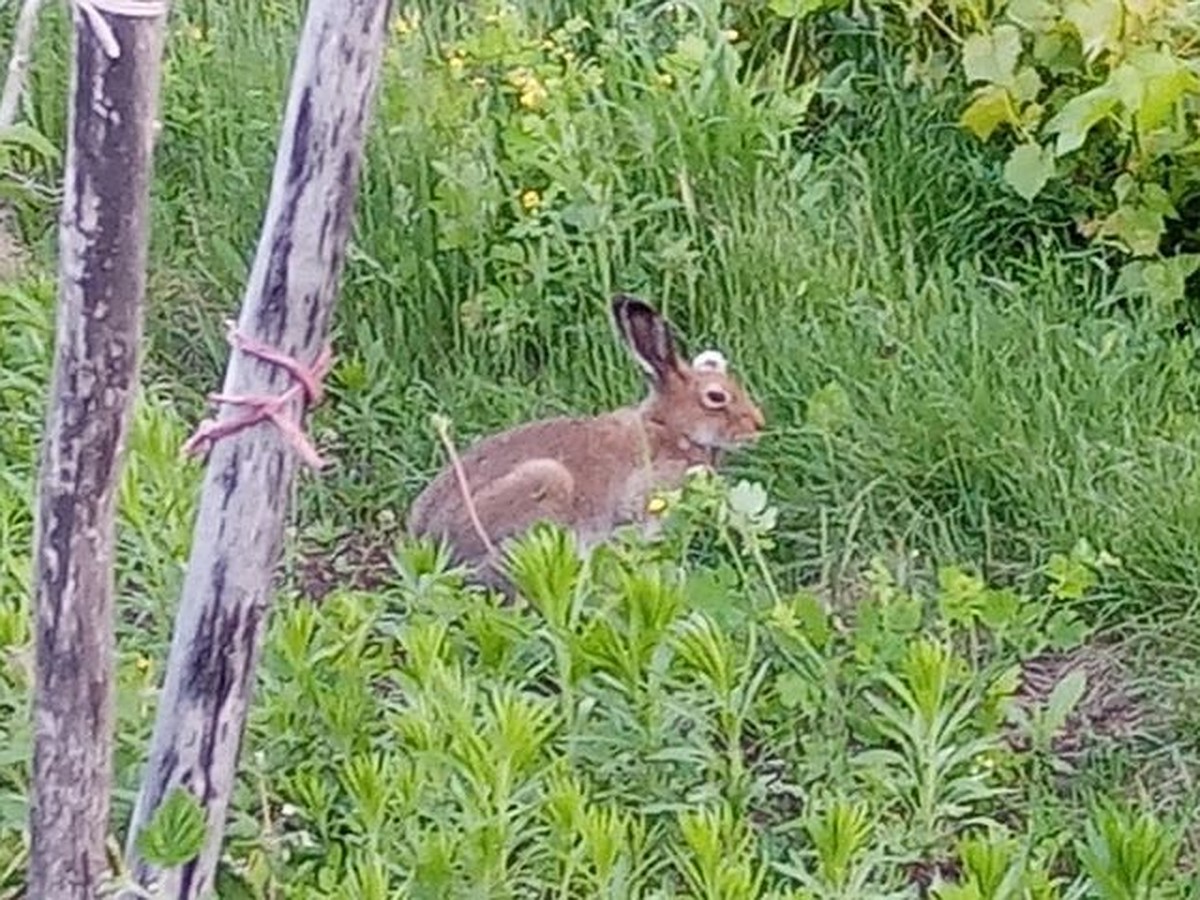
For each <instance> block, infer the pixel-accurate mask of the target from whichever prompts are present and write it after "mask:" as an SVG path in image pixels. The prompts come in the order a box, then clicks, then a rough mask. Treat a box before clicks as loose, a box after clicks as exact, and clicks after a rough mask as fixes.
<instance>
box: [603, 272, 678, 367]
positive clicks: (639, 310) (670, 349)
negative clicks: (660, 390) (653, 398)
mask: <svg viewBox="0 0 1200 900" xmlns="http://www.w3.org/2000/svg"><path fill="white" fill-rule="evenodd" d="M612 313H613V319H614V320H615V321H616V323H617V328H618V329H620V332H621V336H622V337H624V338H625V343H626V344H628V345H629V349H630V350H632V351H633V356H634V359H636V360H637V362H638V365H640V366H641V367H642V369H644V370H645V372H646V375H647V376H648V377H649V378H650V381H651V382H652V383H653V384H654V385H655V386H656V387H661V386H662V385H663V384H664V383H665V382H666V381H667V379H668V378H669V377H670V376H671V375H672V374H673V373H676V372H678V371H679V358H678V357H677V356H676V354H675V338H674V336H673V335H672V334H671V326H670V325H668V324H667V322H666V320H665V319H663V317H662V316H660V315H659V314H658V313H657V312H655V310H654V309H653V308H652V307H651V306H650V305H649V304H647V303H645V302H644V301H642V300H638V299H637V298H636V297H629V296H626V295H624V294H618V295H617V296H616V297H614V298H613V302H612Z"/></svg>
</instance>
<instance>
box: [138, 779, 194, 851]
mask: <svg viewBox="0 0 1200 900" xmlns="http://www.w3.org/2000/svg"><path fill="white" fill-rule="evenodd" d="M204 837H205V822H204V812H203V810H202V809H201V808H200V804H199V803H198V802H197V801H196V798H195V797H194V796H193V795H192V794H191V793H190V792H188V791H186V790H184V789H183V788H175V790H173V791H172V792H171V793H170V794H169V795H168V796H167V798H166V800H164V801H163V802H162V804H161V805H160V806H159V807H158V809H156V810H155V811H154V815H152V816H151V817H150V822H149V823H148V824H147V825H146V827H145V828H143V829H142V830H141V831H140V832H139V833H138V836H137V841H136V843H137V849H138V852H139V853H140V854H141V855H142V856H143V857H144V858H145V859H146V861H147V862H150V863H153V864H155V865H159V866H165V867H170V866H178V865H182V864H183V863H185V862H188V861H189V860H192V859H195V857H196V856H197V855H198V854H199V853H200V851H201V850H202V849H203V848H204Z"/></svg>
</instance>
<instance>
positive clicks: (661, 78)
mask: <svg viewBox="0 0 1200 900" xmlns="http://www.w3.org/2000/svg"><path fill="white" fill-rule="evenodd" d="M655 80H656V81H657V82H658V83H659V84H661V85H662V86H663V87H670V86H671V85H673V84H674V83H675V76H674V75H672V74H671V73H670V72H659V73H658V74H657V75H656V76H655Z"/></svg>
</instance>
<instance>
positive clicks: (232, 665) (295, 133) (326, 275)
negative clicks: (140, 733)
mask: <svg viewBox="0 0 1200 900" xmlns="http://www.w3.org/2000/svg"><path fill="white" fill-rule="evenodd" d="M388 9H389V2H388V0H310V3H309V7H308V12H307V16H306V19H305V23H304V28H303V32H302V34H301V38H300V44H299V47H298V49H297V54H296V62H295V67H294V70H293V73H292V83H291V89H290V93H289V96H288V101H287V107H286V110H285V113H284V121H283V127H282V133H281V136H280V142H279V148H278V151H277V155H276V160H275V170H274V175H273V181H272V185H271V194H270V200H269V203H268V207H267V212H266V217H265V221H264V224H263V230H262V234H261V236H260V238H259V244H258V249H257V253H256V256H255V259H254V265H253V268H252V270H251V273H250V277H249V281H248V283H247V286H246V292H245V296H244V298H243V303H242V310H241V315H240V319H239V322H238V326H239V329H240V330H241V332H242V333H244V334H246V335H249V336H251V337H253V338H256V339H258V340H260V341H263V342H266V343H268V344H270V345H272V346H275V347H277V348H278V349H279V350H281V351H282V352H284V353H286V354H288V355H290V356H292V357H294V358H296V359H297V360H299V361H300V362H302V363H305V364H311V363H312V362H313V361H314V360H315V359H316V358H317V357H318V355H319V354H320V352H321V350H322V348H323V346H324V344H325V342H326V340H327V339H328V331H329V322H330V317H331V313H332V310H333V306H334V303H335V300H336V297H337V293H338V284H339V281H340V277H341V270H342V264H343V259H344V256H345V249H346V244H347V241H348V239H349V235H350V228H351V220H352V215H353V207H354V199H355V196H356V194H357V185H358V177H359V171H360V168H361V162H362V155H363V147H364V140H365V137H366V132H367V128H368V124H369V121H370V118H371V111H372V108H373V99H374V93H375V85H376V81H377V78H378V72H379V66H380V62H381V59H382V54H383V48H384V43H385V37H386V25H387V14H388ZM289 378H290V376H289V375H288V374H287V373H286V372H285V371H283V370H282V369H280V368H278V367H275V366H272V365H269V364H267V363H264V362H262V361H260V360H257V359H255V358H252V357H250V356H247V355H246V354H244V353H237V352H235V353H232V354H231V355H230V360H229V364H228V368H227V369H226V374H225V384H224V389H223V392H224V393H227V394H241V395H246V394H250V395H254V394H279V393H282V392H283V391H284V390H286V389H287V388H288V387H289V384H290V381H289ZM295 403H296V405H297V407H299V406H300V405H301V404H302V403H303V400H296V401H295ZM291 412H292V413H293V414H296V415H299V414H300V413H301V412H302V410H301V409H299V408H297V409H293V410H291ZM221 415H222V416H227V415H237V412H236V410H230V409H228V408H226V409H225V410H223V411H222V413H221ZM295 466H296V457H295V451H294V449H293V448H292V446H291V445H289V444H288V443H286V442H285V441H284V440H283V439H282V438H281V436H280V434H279V433H278V431H277V430H276V429H275V428H274V427H273V426H271V425H269V424H259V425H255V426H253V427H251V428H249V429H247V430H244V431H241V432H237V433H235V434H233V435H230V436H228V437H226V438H224V439H222V440H220V441H218V442H217V443H216V444H215V445H214V446H213V448H212V450H211V453H210V456H209V460H208V468H207V471H206V474H205V479H204V485H203V488H202V493H201V497H200V504H199V511H198V513H197V520H196V527H195V535H194V538H193V544H192V553H191V558H190V560H189V562H188V569H187V574H186V576H185V578H184V585H183V595H182V598H181V601H180V606H179V610H178V613H177V615H176V621H175V631H174V635H173V638H172V644H171V651H170V658H169V661H168V664H167V672H166V680H165V683H164V685H163V693H162V697H161V700H160V704H159V710H158V718H157V721H156V722H155V728H154V736H153V739H152V743H151V748H150V756H149V760H148V763H147V766H146V770H145V772H144V775H143V782H142V788H141V791H140V793H139V796H138V800H137V804H136V807H135V809H134V814H133V820H132V823H131V827H130V830H129V844H128V846H127V848H126V852H127V854H128V857H129V863H130V870H131V872H132V874H133V877H134V879H135V880H136V881H137V882H138V883H139V884H141V885H142V886H143V887H146V888H150V887H152V886H153V887H156V888H157V889H159V890H161V891H163V895H164V896H168V897H173V898H190V897H199V896H202V895H203V894H205V893H206V892H208V891H210V890H211V889H212V884H213V878H214V874H215V870H216V864H217V860H218V857H219V854H220V849H221V844H222V840H223V836H224V829H225V818H226V812H227V810H228V806H229V798H230V794H231V793H232V790H233V785H234V779H235V775H236V769H237V760H238V754H239V751H240V747H241V741H242V736H243V732H244V727H245V721H246V710H247V705H248V703H249V701H250V698H251V692H252V688H253V683H254V672H255V666H256V664H257V661H258V656H259V653H260V650H261V645H262V639H263V634H264V632H265V629H266V624H267V612H268V607H269V602H270V597H271V589H272V578H273V575H274V572H275V571H276V565H277V563H278V560H279V556H280V550H281V545H282V540H283V531H284V524H285V517H286V512H287V501H288V497H289V490H290V486H291V483H292V479H293V476H294V470H295ZM177 787H178V788H183V789H185V790H187V791H189V792H190V793H191V794H192V795H194V797H195V798H196V799H197V800H198V801H199V803H200V804H201V805H202V807H203V809H204V813H205V817H206V820H207V825H208V834H207V840H206V843H205V846H204V849H203V851H202V852H201V853H200V855H199V856H198V857H196V858H195V859H194V860H192V861H191V862H188V863H186V864H184V865H182V866H178V867H175V868H172V869H159V868H157V867H155V866H153V865H151V864H149V863H148V862H147V861H145V860H143V859H140V858H139V856H138V854H137V851H136V840H137V835H138V833H139V832H140V830H141V829H142V828H143V827H144V826H145V825H146V824H147V823H148V822H149V820H150V818H151V817H152V815H153V813H154V811H155V810H156V809H157V807H158V806H159V805H160V804H161V803H162V801H163V800H164V799H165V798H166V797H167V796H168V795H169V794H170V793H171V792H172V791H173V790H174V789H175V788H177Z"/></svg>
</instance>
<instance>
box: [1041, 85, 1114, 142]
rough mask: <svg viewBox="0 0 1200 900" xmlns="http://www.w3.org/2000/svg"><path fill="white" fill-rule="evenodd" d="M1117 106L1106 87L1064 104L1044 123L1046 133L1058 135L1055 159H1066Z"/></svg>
mask: <svg viewBox="0 0 1200 900" xmlns="http://www.w3.org/2000/svg"><path fill="white" fill-rule="evenodd" d="M1116 106H1117V97H1116V95H1115V94H1114V93H1113V92H1112V89H1111V88H1110V87H1109V86H1108V85H1101V86H1100V87H1098V88H1093V89H1092V90H1090V91H1088V92H1087V93H1084V94H1080V95H1079V96H1078V97H1073V98H1071V99H1070V100H1068V101H1067V103H1066V105H1065V106H1063V108H1062V109H1061V110H1059V113H1058V115H1056V116H1055V117H1054V118H1053V119H1051V120H1050V121H1049V122H1047V123H1046V131H1047V132H1049V133H1050V134H1057V135H1058V140H1057V142H1056V143H1055V146H1054V155H1055V156H1065V155H1066V154H1068V153H1071V152H1073V151H1075V150H1078V149H1079V148H1080V147H1082V146H1083V144H1084V141H1086V140H1087V136H1088V132H1089V131H1091V130H1092V128H1093V127H1095V126H1096V124H1097V123H1099V122H1101V121H1102V120H1103V119H1105V118H1106V117H1107V116H1109V115H1110V114H1111V113H1112V112H1113V110H1114V109H1116Z"/></svg>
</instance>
